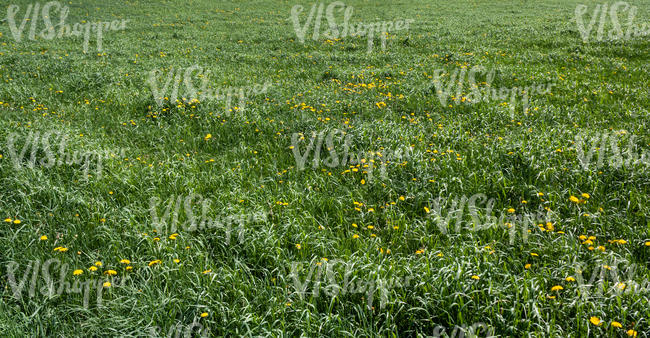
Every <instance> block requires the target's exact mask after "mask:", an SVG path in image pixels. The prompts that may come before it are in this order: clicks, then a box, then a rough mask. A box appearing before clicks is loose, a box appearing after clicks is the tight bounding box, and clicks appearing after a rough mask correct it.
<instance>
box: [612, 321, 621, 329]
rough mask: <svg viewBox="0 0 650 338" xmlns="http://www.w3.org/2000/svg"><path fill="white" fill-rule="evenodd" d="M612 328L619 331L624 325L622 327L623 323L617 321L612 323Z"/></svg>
mask: <svg viewBox="0 0 650 338" xmlns="http://www.w3.org/2000/svg"><path fill="white" fill-rule="evenodd" d="M612 326H613V327H617V328H619V329H620V328H622V327H623V325H621V323H619V322H617V321H613V322H612Z"/></svg>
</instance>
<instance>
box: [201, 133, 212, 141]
mask: <svg viewBox="0 0 650 338" xmlns="http://www.w3.org/2000/svg"><path fill="white" fill-rule="evenodd" d="M211 138H212V134H207V135H205V137H204V138H203V139H204V140H206V141H207V140H209V139H211Z"/></svg>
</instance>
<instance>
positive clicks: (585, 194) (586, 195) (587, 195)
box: [581, 192, 591, 199]
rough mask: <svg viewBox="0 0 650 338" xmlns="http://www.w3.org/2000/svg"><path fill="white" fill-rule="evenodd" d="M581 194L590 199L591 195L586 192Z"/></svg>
mask: <svg viewBox="0 0 650 338" xmlns="http://www.w3.org/2000/svg"><path fill="white" fill-rule="evenodd" d="M581 196H582V197H584V198H585V199H589V197H591V196H589V194H587V193H586V192H583V193H582V195H581Z"/></svg>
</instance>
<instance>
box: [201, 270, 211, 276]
mask: <svg viewBox="0 0 650 338" xmlns="http://www.w3.org/2000/svg"><path fill="white" fill-rule="evenodd" d="M210 272H212V269H208V270H205V271H203V274H204V275H207V274H209V273H210Z"/></svg>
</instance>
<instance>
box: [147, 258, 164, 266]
mask: <svg viewBox="0 0 650 338" xmlns="http://www.w3.org/2000/svg"><path fill="white" fill-rule="evenodd" d="M160 263H162V261H161V260H160V259H155V260H153V261H151V262H149V266H152V265H156V264H160Z"/></svg>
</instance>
